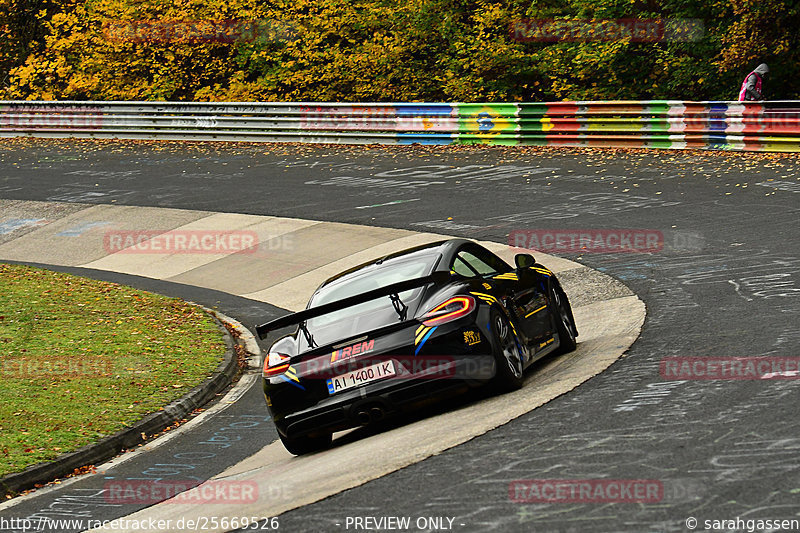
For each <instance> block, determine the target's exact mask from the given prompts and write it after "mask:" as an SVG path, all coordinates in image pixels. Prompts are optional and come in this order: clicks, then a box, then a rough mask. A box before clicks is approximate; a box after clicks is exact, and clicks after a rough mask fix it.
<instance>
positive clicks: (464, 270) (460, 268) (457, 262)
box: [451, 255, 477, 278]
mask: <svg viewBox="0 0 800 533" xmlns="http://www.w3.org/2000/svg"><path fill="white" fill-rule="evenodd" d="M451 270H452V271H453V272H455V273H456V274H459V275H461V276H464V277H465V278H473V277H475V276H476V275H477V272H475V271H474V270H472V269H471V268H470V267H469V265H467V263H465V262H464V260H463V259H461V257H460V255H458V256H456V258H455V259H454V260H453V266H452V268H451Z"/></svg>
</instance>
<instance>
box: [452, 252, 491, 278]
mask: <svg viewBox="0 0 800 533" xmlns="http://www.w3.org/2000/svg"><path fill="white" fill-rule="evenodd" d="M481 255H483V254H481ZM490 261H491V262H493V261H492V259H491V258H490V257H480V256H478V254H477V253H473V251H472V250H470V251H467V250H462V251H460V252H459V253H458V255H457V256H456V259H455V260H454V261H453V267H454V268H453V270H455V271H456V272H457V273H459V274H462V275H465V276H468V277H475V276H476V275H478V276H493V275H495V274H498V273H499V272H500V270H498V269H497V268H496V266H495V265H492V264H491V263H490ZM461 263H464V266H461ZM456 266H460V267H461V272H459V270H456V268H455V267H456ZM468 271H470V272H469V273H468V274H467V273H466V272H468Z"/></svg>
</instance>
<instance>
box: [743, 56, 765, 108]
mask: <svg viewBox="0 0 800 533" xmlns="http://www.w3.org/2000/svg"><path fill="white" fill-rule="evenodd" d="M768 73H769V67H768V66H767V64H766V63H761V64H760V65H759V66H757V67H756V69H755V70H754V71H753V72H751V73H750V74H748V75H747V76H746V77H745V79H744V81H743V82H742V88H741V89H740V90H739V101H740V102H743V101H745V100H763V99H764V93H763V92H762V86H763V83H764V78H766V77H767V74H768Z"/></svg>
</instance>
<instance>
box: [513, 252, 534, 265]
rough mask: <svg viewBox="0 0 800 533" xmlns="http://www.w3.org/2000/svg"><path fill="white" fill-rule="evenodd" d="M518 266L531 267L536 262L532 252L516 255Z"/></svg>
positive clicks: (515, 261) (515, 260)
mask: <svg viewBox="0 0 800 533" xmlns="http://www.w3.org/2000/svg"><path fill="white" fill-rule="evenodd" d="M514 263H515V264H516V265H517V268H529V267H532V266H533V265H535V264H536V259H534V258H533V256H532V255H531V254H517V255H515V256H514Z"/></svg>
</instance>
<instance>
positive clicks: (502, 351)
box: [491, 310, 524, 392]
mask: <svg viewBox="0 0 800 533" xmlns="http://www.w3.org/2000/svg"><path fill="white" fill-rule="evenodd" d="M491 327H492V336H493V337H494V344H495V350H494V360H495V376H494V379H493V381H492V385H493V387H494V389H495V390H497V391H498V392H510V391H513V390H517V389H519V388H520V387H522V382H523V380H524V379H523V366H522V357H521V354H520V349H519V343H518V341H517V336H516V334H515V333H514V329H513V328H512V327H511V322H509V320H508V318H507V317H506V316H505V315H503V314H501V313H500V312H498V311H495V310H493V311H492V313H491Z"/></svg>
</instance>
